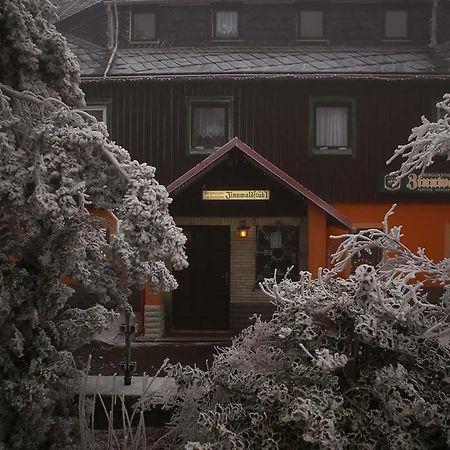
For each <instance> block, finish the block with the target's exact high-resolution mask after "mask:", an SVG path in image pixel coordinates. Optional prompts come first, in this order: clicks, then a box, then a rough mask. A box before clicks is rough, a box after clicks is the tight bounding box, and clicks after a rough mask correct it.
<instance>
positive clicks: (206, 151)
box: [189, 147, 221, 155]
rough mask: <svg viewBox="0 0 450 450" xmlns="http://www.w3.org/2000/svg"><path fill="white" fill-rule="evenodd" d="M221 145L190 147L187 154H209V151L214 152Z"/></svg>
mask: <svg viewBox="0 0 450 450" xmlns="http://www.w3.org/2000/svg"><path fill="white" fill-rule="evenodd" d="M219 148H221V147H214V148H203V149H201V148H190V149H189V154H190V155H210V154H211V153H214V152H216V151H217V150H219Z"/></svg>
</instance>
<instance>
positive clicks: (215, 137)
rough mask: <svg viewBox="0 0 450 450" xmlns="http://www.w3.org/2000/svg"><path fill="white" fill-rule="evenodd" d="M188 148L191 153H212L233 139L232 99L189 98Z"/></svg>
mask: <svg viewBox="0 0 450 450" xmlns="http://www.w3.org/2000/svg"><path fill="white" fill-rule="evenodd" d="M187 109H188V111H187V113H188V117H187V119H188V140H189V142H188V146H189V152H190V153H211V152H213V151H214V150H217V149H218V148H220V147H222V145H224V144H226V143H227V142H228V141H229V140H230V139H231V134H232V123H233V122H232V119H233V117H232V113H233V111H232V99H231V98H230V97H211V98H192V97H191V98H188V99H187Z"/></svg>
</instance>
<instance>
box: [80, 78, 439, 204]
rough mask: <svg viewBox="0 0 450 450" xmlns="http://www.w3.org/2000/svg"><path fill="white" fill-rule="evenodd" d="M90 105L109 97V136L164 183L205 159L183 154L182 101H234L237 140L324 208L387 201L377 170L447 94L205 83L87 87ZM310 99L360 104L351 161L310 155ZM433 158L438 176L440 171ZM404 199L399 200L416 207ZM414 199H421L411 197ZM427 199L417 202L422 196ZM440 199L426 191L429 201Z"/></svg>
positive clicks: (309, 84) (361, 84) (375, 85)
mask: <svg viewBox="0 0 450 450" xmlns="http://www.w3.org/2000/svg"><path fill="white" fill-rule="evenodd" d="M82 88H83V90H84V91H85V93H86V98H87V99H88V100H89V99H109V100H111V102H112V103H111V105H112V115H111V116H112V123H111V135H112V138H113V139H114V140H115V141H116V142H117V143H118V144H120V145H122V146H123V147H125V148H126V149H127V150H128V151H129V152H130V153H131V155H132V156H133V157H134V158H136V159H137V160H139V161H141V162H147V163H150V164H152V165H154V166H156V168H157V179H158V180H159V181H160V182H162V183H164V184H168V183H170V182H171V181H173V180H174V179H176V178H177V177H179V176H180V175H182V174H183V173H184V172H185V171H187V170H188V169H189V168H191V167H193V166H194V165H196V164H197V163H198V162H200V161H201V160H202V159H203V158H204V157H205V156H201V155H189V154H188V150H187V137H186V133H187V130H186V102H185V99H186V97H187V96H211V95H216V96H217V95H224V96H232V97H233V106H234V114H233V119H234V120H233V122H234V123H233V127H234V132H233V134H234V135H235V136H238V137H239V138H240V139H241V140H242V141H244V142H246V143H247V144H248V145H250V146H251V147H252V148H254V149H255V150H256V151H257V152H259V153H260V154H261V155H263V156H264V157H265V158H267V159H269V160H270V161H271V162H273V163H274V164H276V165H277V166H279V167H280V168H281V169H282V170H284V171H285V172H287V173H288V174H289V175H291V176H292V177H294V178H295V179H297V180H298V181H299V182H300V183H302V184H303V185H305V186H306V187H307V188H309V189H310V190H312V191H313V192H315V193H316V194H318V195H319V196H321V197H323V198H324V199H325V200H327V201H329V202H346V201H353V202H357V201H359V202H372V201H380V202H382V201H391V199H390V197H386V194H377V193H376V192H375V184H376V183H375V172H376V171H378V170H386V166H385V161H386V160H387V159H388V157H389V156H390V155H391V154H392V152H393V150H394V149H395V148H396V146H397V145H398V144H401V143H406V142H407V139H408V136H409V134H410V130H411V127H412V126H414V125H417V124H419V122H420V119H419V118H420V116H421V115H422V114H425V115H427V116H428V117H430V116H431V115H432V105H433V101H434V100H435V99H436V98H438V97H439V96H440V95H441V94H442V93H444V92H445V91H446V89H447V86H446V85H445V84H444V83H442V82H432V81H422V82H420V81H415V82H413V81H377V80H366V81H355V80H353V81H351V80H348V81H325V80H318V81H305V80H304V81H301V80H298V81H286V80H284V81H258V80H254V81H253V80H247V81H205V82H193V81H192V82H189V81H185V82H181V81H177V82H175V81H172V82H168V81H167V82H163V81H134V82H130V81H128V82H120V81H117V82H103V81H100V82H89V83H88V82H85V83H83V84H82ZM310 96H313V97H315V96H349V97H354V98H355V99H356V110H357V114H356V118H357V119H356V121H357V124H356V127H357V139H356V141H357V147H356V153H355V156H354V157H349V156H337V155H328V156H325V155H321V156H314V157H312V156H311V155H310V154H309V143H308V127H309V117H308V99H309V97H310ZM446 170H447V167H446V164H445V161H438V163H437V164H436V165H435V166H434V167H433V171H434V172H438V171H446ZM413 200H414V196H412V195H410V194H407V196H405V197H404V201H413ZM416 200H417V199H416ZM421 200H423V198H422V199H421ZM434 200H435V201H438V200H440V201H442V200H443V198H442V197H440V198H439V197H438V196H437V194H435V195H428V196H427V201H428V202H433V201H434Z"/></svg>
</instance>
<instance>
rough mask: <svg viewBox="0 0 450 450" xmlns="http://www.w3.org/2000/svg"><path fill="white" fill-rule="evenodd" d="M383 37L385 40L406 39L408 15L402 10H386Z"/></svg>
mask: <svg viewBox="0 0 450 450" xmlns="http://www.w3.org/2000/svg"><path fill="white" fill-rule="evenodd" d="M384 37H385V38H386V39H405V38H407V37H408V14H407V12H406V11H404V10H387V11H386V12H385V18H384Z"/></svg>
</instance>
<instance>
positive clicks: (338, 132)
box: [316, 106, 349, 148]
mask: <svg viewBox="0 0 450 450" xmlns="http://www.w3.org/2000/svg"><path fill="white" fill-rule="evenodd" d="M348 141H349V139H348V107H346V106H317V107H316V147H318V148H321V147H327V148H328V147H334V148H348V146H349V145H348V143H349V142H348Z"/></svg>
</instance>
